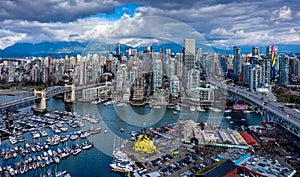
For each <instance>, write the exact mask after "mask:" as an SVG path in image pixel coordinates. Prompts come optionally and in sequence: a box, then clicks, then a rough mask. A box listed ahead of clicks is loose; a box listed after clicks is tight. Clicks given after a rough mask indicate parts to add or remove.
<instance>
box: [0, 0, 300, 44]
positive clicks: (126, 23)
mask: <svg viewBox="0 0 300 177" xmlns="http://www.w3.org/2000/svg"><path fill="white" fill-rule="evenodd" d="M128 3H133V4H138V6H137V8H135V9H134V10H133V11H134V12H133V13H132V14H131V13H130V15H127V14H123V13H124V12H122V13H121V15H120V18H119V19H113V20H112V19H107V18H105V16H101V18H99V17H98V18H97V16H93V15H95V14H99V13H105V14H113V13H115V12H114V7H115V6H120V7H122V5H123V4H128ZM120 9H122V8H120ZM123 10H125V11H127V10H128V7H127V6H126V7H124V8H123ZM299 11H300V4H298V3H295V2H291V1H288V2H285V3H284V4H283V3H282V2H279V1H272V0H267V1H264V2H261V1H243V2H236V1H222V0H209V1H208V0H204V1H194V0H187V1H181V0H173V1H136V0H123V1H120V0H105V1H90V0H66V1H59V0H49V1H32V2H31V1H25V0H15V1H0V25H1V26H2V29H1V30H0V40H1V41H0V45H1V46H0V48H4V47H7V46H9V45H12V44H14V43H16V42H33V43H37V42H42V41H80V42H81V41H88V40H93V39H95V38H100V39H103V40H106V41H108V42H111V43H114V42H116V41H118V40H121V41H122V42H127V43H128V44H131V45H134V44H133V41H136V42H137V43H140V44H141V41H140V40H130V39H142V38H143V37H145V35H148V37H149V36H150V37H151V36H152V37H156V38H167V40H172V41H174V42H177V43H178V42H182V41H181V40H182V38H183V37H195V38H199V39H200V40H202V41H204V42H205V39H203V38H202V37H201V36H205V37H206V40H207V41H208V42H209V43H210V44H211V45H213V46H226V45H227V46H232V45H257V44H258V45H268V44H271V43H272V44H277V43H285V44H288V43H297V44H300V40H299V36H298V35H297V33H298V32H299V30H300V29H299V28H300V27H299V26H300V25H299V24H300V18H299V17H300V12H299ZM90 16H93V18H90ZM149 16H150V17H151V16H156V17H154V18H149ZM157 16H158V17H160V18H157ZM118 17H119V16H118ZM164 17H167V18H164ZM168 18H171V19H174V20H170V19H168ZM177 20H178V21H177ZM181 22H182V23H181ZM183 24H185V25H183ZM194 29H196V30H194ZM201 34H202V35H201ZM279 39H280V40H279ZM149 41H151V40H149ZM149 41H148V42H149ZM154 41H155V40H154Z"/></svg>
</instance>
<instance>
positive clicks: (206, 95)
mask: <svg viewBox="0 0 300 177" xmlns="http://www.w3.org/2000/svg"><path fill="white" fill-rule="evenodd" d="M194 91H195V94H194V95H195V96H196V97H194V99H195V100H194V101H197V102H200V103H201V102H208V103H211V102H213V101H214V90H213V89H212V88H210V87H196V88H195V89H194Z"/></svg>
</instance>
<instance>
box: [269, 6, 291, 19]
mask: <svg viewBox="0 0 300 177" xmlns="http://www.w3.org/2000/svg"><path fill="white" fill-rule="evenodd" d="M291 19H292V10H291V8H290V7H287V6H283V7H281V8H279V9H276V10H274V11H273V12H272V13H271V20H291Z"/></svg>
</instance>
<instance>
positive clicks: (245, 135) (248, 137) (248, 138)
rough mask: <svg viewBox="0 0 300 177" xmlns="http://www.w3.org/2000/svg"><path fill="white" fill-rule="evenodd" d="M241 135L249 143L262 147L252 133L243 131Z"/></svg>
mask: <svg viewBox="0 0 300 177" xmlns="http://www.w3.org/2000/svg"><path fill="white" fill-rule="evenodd" d="M241 136H242V137H243V138H244V140H245V141H246V143H247V144H248V145H251V146H253V147H254V148H257V149H258V148H260V144H259V143H258V142H257V141H256V140H255V138H254V137H253V136H252V135H250V134H249V133H248V132H243V133H241Z"/></svg>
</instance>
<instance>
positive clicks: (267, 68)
mask: <svg viewBox="0 0 300 177" xmlns="http://www.w3.org/2000/svg"><path fill="white" fill-rule="evenodd" d="M258 64H259V65H260V66H261V69H262V73H261V77H262V82H264V83H266V84H270V82H271V60H269V59H268V58H266V57H263V58H261V59H260V60H258Z"/></svg>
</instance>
